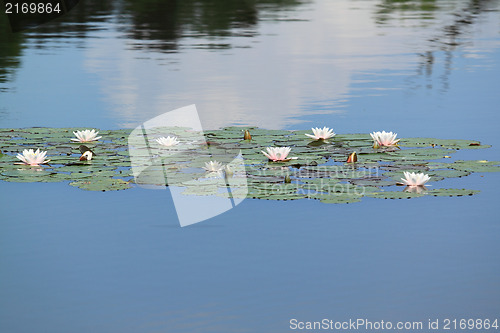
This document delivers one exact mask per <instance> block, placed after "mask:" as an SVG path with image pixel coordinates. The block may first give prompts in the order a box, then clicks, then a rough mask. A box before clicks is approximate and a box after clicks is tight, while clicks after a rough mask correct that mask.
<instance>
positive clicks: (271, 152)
mask: <svg viewBox="0 0 500 333" xmlns="http://www.w3.org/2000/svg"><path fill="white" fill-rule="evenodd" d="M266 150H267V153H266V152H264V151H261V153H262V154H264V155H265V156H266V157H267V158H268V159H269V160H271V161H273V162H277V161H282V162H286V161H289V160H292V159H296V158H297V157H288V154H290V151H291V150H292V148H290V147H267V148H266Z"/></svg>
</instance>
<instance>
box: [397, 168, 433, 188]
mask: <svg viewBox="0 0 500 333" xmlns="http://www.w3.org/2000/svg"><path fill="white" fill-rule="evenodd" d="M404 175H405V178H401V180H402V181H403V183H404V184H405V185H407V186H424V185H425V183H427V182H428V181H429V179H431V177H429V175H426V174H424V173H415V172H408V171H405V172H404Z"/></svg>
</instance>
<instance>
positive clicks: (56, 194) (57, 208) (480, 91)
mask: <svg viewBox="0 0 500 333" xmlns="http://www.w3.org/2000/svg"><path fill="white" fill-rule="evenodd" d="M335 3H336V5H332V4H331V2H328V1H316V2H312V3H307V4H303V5H301V6H299V7H297V8H295V9H294V10H291V11H290V12H286V13H285V14H280V15H284V17H285V18H292V19H294V20H291V21H286V20H283V21H280V20H273V19H264V18H266V17H267V16H265V15H264V14H262V15H264V16H263V17H264V18H263V19H262V21H260V22H259V24H258V25H257V26H256V27H253V28H252V29H254V30H255V31H254V32H256V34H255V35H253V36H252V37H238V36H232V37H227V38H225V39H224V38H221V37H218V38H221V40H219V42H221V43H222V42H227V43H229V44H230V45H231V46H230V47H229V48H228V49H223V50H214V49H203V48H199V47H196V45H198V44H200V43H201V44H203V43H212V42H213V38H212V39H210V38H206V39H205V37H197V38H193V37H189V36H183V37H181V38H179V41H178V43H179V45H180V46H179V48H178V49H177V50H174V51H172V52H160V51H155V50H151V49H145V48H144V47H137V48H133V47H131V46H130V45H139V46H144V45H146V44H148V43H149V41H146V40H139V39H133V38H131V37H130V36H129V35H127V34H125V33H123V29H124V26H125V27H126V26H127V23H123V22H121V23H120V22H116V21H114V20H113V19H112V18H113V16H110V18H109V19H107V18H105V20H104V21H105V22H104V23H99V24H98V25H97V28H96V29H95V30H92V31H90V32H88V34H87V36H86V37H85V38H74V37H72V38H69V37H68V38H67V39H65V38H59V39H57V38H53V37H51V36H44V34H43V33H40V34H41V36H38V35H37V32H36V31H33V32H30V33H26V34H25V36H24V38H25V39H24V42H23V43H24V44H23V45H24V46H23V49H22V50H23V51H22V55H21V56H20V62H21V65H20V67H19V68H16V69H14V70H13V72H14V75H13V76H12V77H10V79H9V80H6V81H5V82H3V83H2V87H4V88H6V90H2V91H1V92H0V96H1V97H0V111H2V113H1V114H2V117H1V118H0V126H2V127H29V126H50V127H60V126H89V127H100V128H103V129H104V128H106V129H107V128H120V127H135V126H137V125H139V124H140V123H142V122H143V121H146V120H148V119H149V118H151V117H154V116H156V115H158V114H161V113H162V112H166V111H169V110H172V109H174V108H176V107H180V106H184V105H188V104H191V103H196V104H197V106H198V110H199V111H200V116H201V118H202V119H201V120H202V124H203V125H204V126H206V128H211V127H218V126H226V125H232V124H242V125H248V124H257V125H259V126H261V127H266V128H287V129H306V128H309V127H311V126H324V125H326V126H330V127H332V128H333V129H334V130H335V131H336V132H338V133H354V132H365V133H366V132H371V131H375V130H392V131H396V132H398V134H399V136H402V137H417V136H423V137H439V138H460V139H474V140H480V141H481V142H483V143H486V144H492V145H493V147H492V148H490V149H485V150H473V151H459V152H457V153H456V154H454V155H455V156H453V159H487V160H499V159H500V149H499V147H500V139H499V137H498V124H499V120H500V115H499V113H498V105H500V95H499V94H498V78H499V77H500V36H499V31H498V22H499V20H498V19H499V12H498V5H494V6H493V9H494V10H490V11H485V12H483V13H482V14H479V15H478V17H477V18H476V19H475V21H474V24H472V25H471V26H470V27H468V28H465V30H466V32H465V33H464V34H463V35H461V36H460V37H459V41H460V44H459V45H458V46H456V47H454V48H450V47H446V46H445V45H446V44H445V43H444V42H443V43H437V42H429V39H430V38H432V37H434V38H443V37H442V36H443V31H444V30H443V27H445V26H446V25H447V24H449V23H450V22H451V20H452V18H453V15H452V12H453V11H454V10H455V11H456V10H459V8H460V5H467V4H468V3H469V2H467V1H459V2H450V1H443V2H439V4H440V5H441V8H440V9H438V10H436V11H434V12H432V13H433V15H434V16H435V18H434V19H433V20H428V19H420V18H415V17H414V16H415V15H416V14H418V13H419V12H417V13H415V12H406V13H405V12H401V13H400V12H398V11H396V12H395V13H393V14H391V15H393V16H394V18H393V19H392V20H389V21H388V22H387V23H385V24H384V25H380V26H377V28H376V29H375V30H373V27H372V26H373V24H374V23H373V22H374V18H373V17H374V15H375V14H374V12H375V10H376V8H375V7H374V5H373V4H371V3H370V2H369V1H368V2H367V1H339V2H335ZM457 3H458V5H456V4H457ZM455 5H456V7H454V6H455ZM331 6H333V7H334V8H330V7H331ZM335 6H337V7H335ZM265 13H266V12H265ZM267 14H268V15H270V14H269V13H267ZM333 14H335V15H336V16H335V17H330V16H331V15H333ZM375 16H376V15H375ZM417 16H418V15H417ZM342 18H345V19H342ZM349 18H350V19H349ZM353 18H357V20H354V19H353ZM68 29H69V28H68ZM68 34H69V33H68ZM304 36H309V38H308V39H304ZM40 40H41V41H44V42H43V43H42V44H41V46H40V45H38V46H37V43H39V42H40ZM216 40H217V39H216ZM347 41H349V43H347ZM153 42H154V41H153ZM238 46H241V47H238ZM313 47H315V48H313ZM428 51H431V52H432V54H433V60H432V66H429V65H428V63H427V62H426V61H423V62H422V61H421V60H422V56H419V54H426V52H428ZM450 55H451V57H450ZM426 64H427V67H426ZM499 185H500V175H499V174H497V173H488V174H487V173H484V174H473V175H471V176H468V177H465V178H458V179H448V180H445V181H442V182H436V183H433V186H434V187H438V188H439V187H445V188H446V187H457V188H472V189H477V190H480V191H481V193H480V194H478V195H476V196H473V197H458V198H442V197H439V198H437V197H423V198H417V199H412V200H380V199H370V198H366V199H363V201H362V202H360V203H353V204H344V205H333V204H331V205H329V204H322V203H319V202H317V201H313V200H299V201H292V202H275V201H264V200H249V199H247V200H245V201H243V203H242V204H240V205H239V206H237V207H236V208H234V209H232V210H230V211H228V212H226V213H224V214H222V215H219V216H216V217H214V218H212V219H210V220H207V221H204V222H202V223H199V224H196V225H192V226H189V227H185V228H180V226H179V223H178V220H177V215H176V213H175V210H174V206H173V204H172V200H171V197H170V195H169V192H168V191H153V190H146V189H142V188H133V189H131V190H126V191H118V192H112V193H111V192H104V193H102V192H86V191H82V190H80V189H77V188H73V187H71V186H68V185H66V184H61V183H47V184H43V183H36V184H32V183H30V184H25V183H8V182H0V189H1V192H0V193H1V197H0V217H1V222H0V332H22V333H25V332H51V333H52V332H53V333H57V332H64V333H66V332H289V331H294V330H291V329H290V323H289V321H290V320H291V319H293V318H296V319H298V320H299V321H319V320H322V319H323V318H328V319H332V320H336V321H346V320H347V321H348V320H349V319H353V320H356V319H358V318H366V319H368V320H372V321H380V320H384V321H393V322H397V321H421V322H423V323H424V325H426V324H427V322H428V320H429V319H431V320H435V319H439V320H440V321H441V325H442V321H443V320H444V319H445V318H450V319H455V318H456V319H461V318H466V319H468V318H473V319H476V318H483V319H486V318H489V319H491V320H494V319H495V318H498V317H499V315H498V313H499V312H498V311H499V309H500V285H499V282H498V281H500V279H499V278H500V260H499V259H500V242H498V239H499V237H500V219H499V218H498V214H497V212H496V210H495V207H496V205H497V204H498V199H499V196H498V186H499ZM498 319H499V320H500V318H498ZM424 327H425V326H424ZM441 328H442V326H441ZM295 331H297V330H295ZM415 331H416V330H415ZM440 331H443V330H442V329H441V330H440ZM451 331H453V330H451Z"/></svg>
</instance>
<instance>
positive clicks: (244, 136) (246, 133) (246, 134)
mask: <svg viewBox="0 0 500 333" xmlns="http://www.w3.org/2000/svg"><path fill="white" fill-rule="evenodd" d="M243 140H252V135H251V134H250V131H249V130H245V133H244V134H243Z"/></svg>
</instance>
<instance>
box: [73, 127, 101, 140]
mask: <svg viewBox="0 0 500 333" xmlns="http://www.w3.org/2000/svg"><path fill="white" fill-rule="evenodd" d="M73 134H74V135H75V136H76V137H77V139H71V141H76V142H91V141H97V140H99V139H100V138H102V136H97V134H99V132H96V131H95V130H94V129H93V130H88V129H87V130H84V131H76V132H73Z"/></svg>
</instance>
